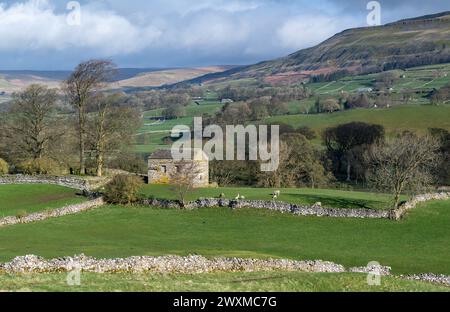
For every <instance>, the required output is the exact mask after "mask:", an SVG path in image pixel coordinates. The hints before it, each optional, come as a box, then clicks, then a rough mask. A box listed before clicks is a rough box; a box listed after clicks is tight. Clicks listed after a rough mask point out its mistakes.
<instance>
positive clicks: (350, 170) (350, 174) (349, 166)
mask: <svg viewBox="0 0 450 312" xmlns="http://www.w3.org/2000/svg"><path fill="white" fill-rule="evenodd" d="M351 181H352V165H351V163H350V160H347V182H351Z"/></svg>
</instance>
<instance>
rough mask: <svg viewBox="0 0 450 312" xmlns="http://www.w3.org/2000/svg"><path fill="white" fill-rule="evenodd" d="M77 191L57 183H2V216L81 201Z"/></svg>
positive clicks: (0, 202)
mask: <svg viewBox="0 0 450 312" xmlns="http://www.w3.org/2000/svg"><path fill="white" fill-rule="evenodd" d="M84 200H85V198H84V197H82V196H79V195H77V191H75V190H73V189H69V188H66V187H61V186H56V185H41V184H36V185H33V184H30V185H0V217H7V216H15V215H16V214H18V213H23V212H26V213H34V212H39V211H43V210H46V209H51V208H60V207H63V206H65V205H69V204H77V203H81V202H83V201H84Z"/></svg>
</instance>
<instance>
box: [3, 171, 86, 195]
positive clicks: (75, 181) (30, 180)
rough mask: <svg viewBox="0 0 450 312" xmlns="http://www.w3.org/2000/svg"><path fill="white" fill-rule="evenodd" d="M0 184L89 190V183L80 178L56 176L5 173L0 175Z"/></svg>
mask: <svg viewBox="0 0 450 312" xmlns="http://www.w3.org/2000/svg"><path fill="white" fill-rule="evenodd" d="M0 184H52V185H59V186H65V187H69V188H73V189H77V190H80V191H84V190H89V189H90V185H89V183H88V182H87V181H86V180H84V179H81V178H75V177H57V176H41V175H39V176H31V175H20V174H19V175H6V176H0Z"/></svg>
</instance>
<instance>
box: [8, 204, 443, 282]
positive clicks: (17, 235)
mask: <svg viewBox="0 0 450 312" xmlns="http://www.w3.org/2000/svg"><path fill="white" fill-rule="evenodd" d="M449 206H450V202H448V201H447V202H433V203H429V204H427V205H422V206H420V208H417V209H416V210H414V211H412V212H411V213H410V214H409V215H408V217H407V218H406V219H405V220H403V221H401V222H394V221H391V220H368V219H332V218H317V217H297V216H292V215H284V214H280V213H274V212H269V211H255V210H238V211H232V210H229V209H225V208H224V209H219V208H217V209H200V210H195V211H180V210H164V209H154V208H150V207H119V206H106V207H103V208H99V209H97V210H93V211H89V212H85V213H81V214H78V215H72V216H65V217H61V218H56V219H49V220H46V221H42V222H38V223H33V224H24V225H16V226H11V227H5V228H0V241H1V242H2V243H1V244H0V261H1V262H6V261H9V260H11V259H13V258H14V257H16V256H18V255H26V254H36V255H40V256H43V257H45V258H55V257H61V256H67V255H74V254H81V253H85V254H86V255H89V256H94V257H97V258H115V257H128V256H136V255H149V256H159V255H168V254H173V255H182V256H184V255H189V254H199V255H204V256H207V257H216V256H229V257H243V258H249V257H250V258H252V257H256V258H287V259H297V260H304V259H322V260H327V261H333V262H336V263H340V264H343V265H345V266H346V267H352V266H365V265H367V263H369V262H371V261H378V262H379V263H381V264H383V265H389V266H392V268H393V272H394V273H425V272H433V273H440V274H447V275H448V274H450V262H449V260H448V259H450V246H449V244H448V242H449V240H450V228H449V226H448V224H449V223H450V209H449Z"/></svg>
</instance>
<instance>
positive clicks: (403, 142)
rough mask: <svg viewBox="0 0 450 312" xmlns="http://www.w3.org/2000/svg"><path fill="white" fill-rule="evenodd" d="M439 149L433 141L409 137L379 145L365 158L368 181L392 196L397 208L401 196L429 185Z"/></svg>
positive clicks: (367, 153) (402, 136)
mask: <svg viewBox="0 0 450 312" xmlns="http://www.w3.org/2000/svg"><path fill="white" fill-rule="evenodd" d="M439 147H440V145H439V142H438V141H437V140H435V139H433V138H432V137H430V136H422V137H419V136H416V135H414V134H411V133H405V134H403V135H401V136H399V137H397V138H395V139H392V140H389V141H387V142H385V143H381V142H379V143H377V144H375V145H374V146H372V148H370V150H369V151H367V152H366V154H365V159H366V162H367V166H368V172H367V178H368V181H369V183H370V184H371V185H372V186H373V187H374V188H376V189H378V190H380V191H389V192H390V193H392V194H393V199H394V208H397V207H398V205H399V203H400V196H401V194H402V193H403V192H405V191H419V190H421V189H422V188H424V187H426V186H429V185H430V184H431V183H432V181H433V175H432V168H433V166H434V165H436V163H437V162H438V153H437V152H438V150H439Z"/></svg>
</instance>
